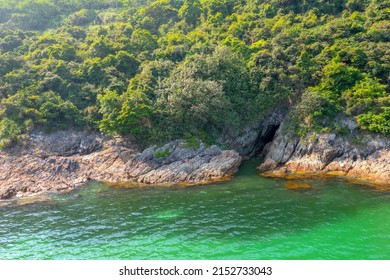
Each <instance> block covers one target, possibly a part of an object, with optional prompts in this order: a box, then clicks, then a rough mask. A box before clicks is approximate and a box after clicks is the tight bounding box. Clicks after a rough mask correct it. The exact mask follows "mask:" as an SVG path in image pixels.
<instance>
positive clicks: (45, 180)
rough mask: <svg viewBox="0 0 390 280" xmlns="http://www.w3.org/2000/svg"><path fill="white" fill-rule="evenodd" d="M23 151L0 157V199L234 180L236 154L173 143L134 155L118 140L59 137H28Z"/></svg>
mask: <svg viewBox="0 0 390 280" xmlns="http://www.w3.org/2000/svg"><path fill="white" fill-rule="evenodd" d="M30 142H31V143H29V145H28V147H29V148H28V149H20V148H18V150H15V149H14V150H13V151H8V152H0V199H7V198H12V197H14V196H23V195H28V194H32V193H42V192H47V191H66V190H71V189H73V188H75V187H77V186H79V185H81V184H83V183H85V182H86V181H88V180H99V181H107V182H123V181H130V180H132V181H137V182H142V183H148V184H149V183H150V184H158V183H179V182H187V183H198V182H203V181H208V180H213V179H218V178H222V177H225V176H231V175H233V174H234V173H235V172H236V171H237V169H238V166H239V165H240V163H241V157H240V156H239V154H238V153H237V152H235V151H231V150H230V151H223V150H221V149H220V148H218V147H217V146H211V147H206V146H205V145H204V144H201V145H200V146H199V147H198V148H190V147H186V143H185V141H174V142H171V143H168V144H167V145H165V146H163V147H160V148H158V147H150V148H148V149H146V150H144V151H143V152H141V153H139V152H138V151H137V149H136V148H135V147H132V146H131V145H129V144H128V143H126V142H125V141H123V139H116V140H108V139H104V138H103V137H102V136H101V135H99V134H92V135H91V134H84V133H76V132H60V133H56V134H52V135H42V134H36V135H32V136H31V139H30Z"/></svg>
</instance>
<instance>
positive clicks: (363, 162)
mask: <svg viewBox="0 0 390 280" xmlns="http://www.w3.org/2000/svg"><path fill="white" fill-rule="evenodd" d="M263 154H264V155H265V160H264V162H263V164H262V165H261V166H260V167H259V169H260V170H262V171H266V172H263V173H262V175H264V176H269V177H287V178H292V179H294V178H299V177H301V176H304V177H307V176H313V177H321V176H341V177H344V178H346V179H354V180H358V181H356V182H359V181H360V182H362V183H366V184H373V185H376V186H379V187H381V188H386V189H388V188H389V187H390V140H389V139H388V138H386V137H383V136H379V135H369V134H366V135H362V134H359V133H358V132H356V131H351V133H350V134H348V135H346V136H340V135H336V134H334V133H325V134H316V133H311V134H309V135H307V136H306V137H305V138H304V139H300V138H298V137H294V136H292V135H291V134H290V133H283V128H280V129H279V130H278V131H277V132H276V135H275V138H274V140H273V141H272V142H271V143H269V144H268V145H267V146H266V147H265V149H264V151H263Z"/></svg>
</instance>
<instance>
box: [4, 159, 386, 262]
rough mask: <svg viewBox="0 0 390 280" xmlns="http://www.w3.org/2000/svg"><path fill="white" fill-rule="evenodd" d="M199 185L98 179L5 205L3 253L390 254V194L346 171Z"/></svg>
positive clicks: (247, 175) (248, 175)
mask: <svg viewBox="0 0 390 280" xmlns="http://www.w3.org/2000/svg"><path fill="white" fill-rule="evenodd" d="M256 164H258V162H255V161H249V162H246V163H245V164H244V165H243V166H242V167H241V169H240V171H239V173H238V175H237V177H236V178H235V179H233V180H231V181H228V182H224V183H218V184H212V185H206V186H193V187H163V186H162V187H143V188H139V187H138V188H119V187H117V188H115V187H108V186H105V185H104V184H103V183H98V182H93V183H90V184H88V185H87V186H85V187H82V188H80V189H78V190H76V191H74V192H72V193H68V194H61V195H55V196H52V197H50V199H49V200H48V201H42V202H36V203H32V204H27V205H12V204H11V205H8V206H3V207H0V259H3V260H5V259H26V260H30V259H78V260H85V259H139V260H149V259H164V260H165V259H168V260H169V259H212V260H216V259H218V260H225V259H277V260H282V259H297V260H307V259H333V260H339V259H342V260H344V259H386V260H389V259H390V193H389V192H383V191H377V190H375V189H372V188H369V187H362V186H358V185H353V184H349V183H346V182H344V181H342V180H307V181H305V183H308V184H310V185H311V186H312V188H313V189H312V190H304V191H293V190H289V189H286V188H285V187H284V186H283V183H285V182H286V181H285V180H274V179H268V178H261V177H259V176H257V172H256V170H255V166H256Z"/></svg>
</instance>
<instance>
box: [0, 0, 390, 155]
mask: <svg viewBox="0 0 390 280" xmlns="http://www.w3.org/2000/svg"><path fill="white" fill-rule="evenodd" d="M0 65H1V66H0V148H3V147H5V146H7V145H10V144H12V143H15V142H17V141H19V140H18V139H22V138H23V135H24V134H26V133H28V132H30V131H32V130H33V129H35V128H37V129H44V130H46V131H52V130H59V129H65V128H67V127H74V128H88V129H92V130H95V129H100V130H101V131H102V132H104V133H109V134H114V133H120V134H124V135H129V136H130V135H131V136H132V137H134V138H135V139H137V140H139V141H140V142H143V143H149V142H155V141H159V140H165V139H171V138H176V137H186V136H188V135H193V136H196V137H200V138H203V139H204V140H206V139H210V138H213V137H216V136H217V135H219V134H221V133H225V134H226V133H227V134H229V133H233V132H234V131H237V130H239V128H242V127H245V126H248V125H250V124H252V123H256V122H257V123H258V122H259V121H260V120H261V118H262V117H264V116H265V115H266V114H267V113H268V112H269V111H270V110H272V109H273V108H274V107H275V106H280V105H281V104H285V105H287V106H289V107H290V108H293V109H292V113H291V120H292V124H295V126H294V128H295V131H296V132H298V133H305V132H306V131H308V130H312V129H319V130H323V129H329V127H332V126H333V125H334V123H335V119H337V117H338V116H344V115H347V116H351V117H354V118H355V119H356V121H357V123H358V124H359V127H360V129H364V130H369V131H373V132H378V133H382V134H385V135H389V134H390V97H389V88H390V87H389V85H390V75H389V73H390V71H389V70H390V1H389V0H337V1H336V0H319V1H307V0H291V1H288V0H237V1H235V0H207V1H206V0H157V1H151V0H150V1H148V0H121V1H114V0H2V1H1V2H0Z"/></svg>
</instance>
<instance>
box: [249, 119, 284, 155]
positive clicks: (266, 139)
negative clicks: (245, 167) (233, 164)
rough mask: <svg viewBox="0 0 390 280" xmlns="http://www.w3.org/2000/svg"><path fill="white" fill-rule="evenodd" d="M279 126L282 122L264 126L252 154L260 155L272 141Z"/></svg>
mask: <svg viewBox="0 0 390 280" xmlns="http://www.w3.org/2000/svg"><path fill="white" fill-rule="evenodd" d="M279 127H280V124H277V125H267V126H266V127H264V128H263V129H262V131H261V132H260V133H259V136H258V137H257V140H256V144H255V146H254V148H253V151H252V152H251V155H258V154H259V153H260V152H261V151H262V150H263V149H264V147H265V145H267V144H268V143H270V142H272V140H273V139H274V137H275V134H276V131H277V130H278V129H279Z"/></svg>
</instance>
